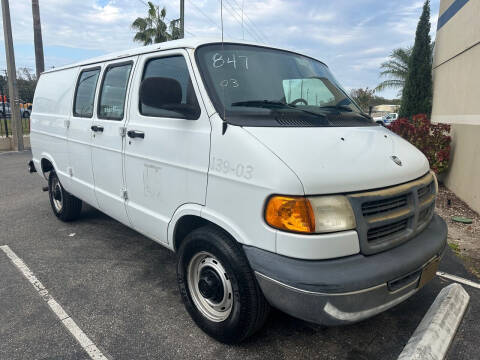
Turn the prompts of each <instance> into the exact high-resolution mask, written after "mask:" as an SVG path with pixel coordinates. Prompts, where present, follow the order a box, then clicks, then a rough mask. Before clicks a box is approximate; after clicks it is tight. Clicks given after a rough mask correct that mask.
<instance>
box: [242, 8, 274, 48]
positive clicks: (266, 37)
mask: <svg viewBox="0 0 480 360" xmlns="http://www.w3.org/2000/svg"><path fill="white" fill-rule="evenodd" d="M232 1H233V2H234V3H235V5H237V7H238V8H239V9H240V10H242V13H243V15H244V16H245V17H246V18H247V20H248V21H249V22H250V24H251V25H252V27H253V28H254V29H255V30H256V31H257V32H258V33H259V34H261V35H262V37H263V38H264V39H265V40H267V42H269V43H270V42H271V41H270V39H269V38H268V36H267V35H265V33H264V32H263V31H261V30H260V28H259V27H258V26H257V25H256V24H255V23H254V22H253V21H252V19H250V17H249V16H248V15H247V13H246V12H245V11H244V9H243V6H242V7H240V5H239V4H238V2H237V0H232Z"/></svg>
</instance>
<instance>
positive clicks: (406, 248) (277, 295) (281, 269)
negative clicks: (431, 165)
mask: <svg viewBox="0 0 480 360" xmlns="http://www.w3.org/2000/svg"><path fill="white" fill-rule="evenodd" d="M446 239H447V226H446V224H445V222H444V221H443V219H442V218H440V217H439V216H438V215H434V217H433V219H432V221H431V223H430V224H429V225H428V227H427V228H426V229H425V230H424V231H422V232H421V233H420V234H418V235H417V236H416V237H415V238H413V239H411V240H409V241H408V242H406V243H404V244H402V245H400V246H397V247H395V248H393V249H390V250H388V251H385V252H382V253H378V254H375V255H370V256H364V255H361V254H358V255H354V256H348V257H344V258H339V259H332V260H319V261H311V260H300V259H293V258H288V257H285V256H281V255H277V254H274V253H271V252H267V251H264V250H260V249H258V248H254V247H248V246H244V250H245V254H246V255H247V258H248V260H249V262H250V265H251V266H252V268H253V270H254V271H255V274H256V276H257V280H258V283H259V285H260V288H261V289H262V291H263V294H264V295H265V297H266V299H267V300H268V301H269V303H270V304H271V305H272V306H274V307H276V308H278V309H280V310H282V311H284V312H286V313H288V314H290V315H292V316H294V317H297V318H300V319H303V320H306V321H311V322H314V323H319V324H324V325H340V324H348V323H354V322H357V321H360V320H363V319H366V318H369V317H371V316H374V315H376V314H378V313H380V312H383V311H385V310H387V309H389V308H391V307H393V306H395V305H397V304H399V303H400V302H402V301H404V300H406V299H407V298H408V297H410V296H411V295H413V294H414V293H415V292H417V291H418V289H419V282H420V278H421V275H422V272H423V269H424V268H425V267H426V266H428V265H429V264H431V263H432V261H438V260H439V259H440V258H441V256H442V255H443V252H444V250H445V246H446ZM429 268H431V266H430V267H429Z"/></svg>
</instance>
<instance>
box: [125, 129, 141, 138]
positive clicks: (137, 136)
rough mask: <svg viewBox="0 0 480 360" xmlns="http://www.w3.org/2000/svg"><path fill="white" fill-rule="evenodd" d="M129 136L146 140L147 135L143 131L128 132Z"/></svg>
mask: <svg viewBox="0 0 480 360" xmlns="http://www.w3.org/2000/svg"><path fill="white" fill-rule="evenodd" d="M127 135H128V137H129V138H142V139H144V138H145V133H144V132H143V131H138V130H128V131H127Z"/></svg>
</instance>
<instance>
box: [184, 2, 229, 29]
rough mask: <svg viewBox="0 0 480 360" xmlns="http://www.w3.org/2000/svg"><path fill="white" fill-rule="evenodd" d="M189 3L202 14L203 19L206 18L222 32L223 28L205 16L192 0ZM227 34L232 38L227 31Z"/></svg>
mask: <svg viewBox="0 0 480 360" xmlns="http://www.w3.org/2000/svg"><path fill="white" fill-rule="evenodd" d="M188 2H189V3H190V4H191V5H193V6H194V7H195V8H196V9H197V10H198V12H199V13H200V14H202V15H203V17H205V18H206V19H207V20H208V21H209V22H210V23H212V24H213V25H214V26H215V27H216V28H217V29H219V30H220V31H222V28H221V27H220V26H219V25H218V24H217V23H216V22H215V21H214V20H213V19H212V18H211V17H210V16H208V15H207V14H205V12H204V11H203V10H202V9H201V8H200V7H199V6H198V5H197V4H195V3H194V2H193V1H192V0H188ZM225 34H227V35H228V36H229V37H231V36H230V34H228V33H227V32H226V31H225Z"/></svg>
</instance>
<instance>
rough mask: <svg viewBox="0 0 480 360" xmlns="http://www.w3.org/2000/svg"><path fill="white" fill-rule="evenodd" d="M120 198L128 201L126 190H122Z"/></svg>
mask: <svg viewBox="0 0 480 360" xmlns="http://www.w3.org/2000/svg"><path fill="white" fill-rule="evenodd" d="M122 197H123V200H125V201H126V200H128V192H127V190H126V189H122Z"/></svg>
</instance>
